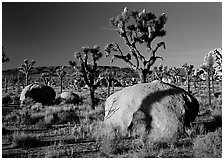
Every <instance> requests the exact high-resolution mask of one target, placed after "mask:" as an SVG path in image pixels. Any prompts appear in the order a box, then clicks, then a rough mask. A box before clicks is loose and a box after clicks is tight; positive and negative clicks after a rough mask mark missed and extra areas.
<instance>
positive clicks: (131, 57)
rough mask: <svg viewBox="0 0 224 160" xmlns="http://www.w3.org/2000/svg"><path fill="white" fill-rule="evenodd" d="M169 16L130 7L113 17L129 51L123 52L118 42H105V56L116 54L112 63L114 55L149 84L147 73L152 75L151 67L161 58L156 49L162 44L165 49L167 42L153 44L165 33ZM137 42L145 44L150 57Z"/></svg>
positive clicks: (112, 20) (113, 21) (114, 23)
mask: <svg viewBox="0 0 224 160" xmlns="http://www.w3.org/2000/svg"><path fill="white" fill-rule="evenodd" d="M166 21H167V17H166V16H165V14H164V13H163V14H162V15H161V16H159V17H158V18H157V17H156V15H155V14H153V13H151V12H146V11H145V9H143V10H142V11H128V9H127V7H125V8H124V11H123V12H122V13H121V14H120V15H118V16H117V17H116V18H111V20H110V23H111V24H112V26H115V27H117V33H118V35H119V36H120V37H121V38H123V40H124V42H125V44H126V45H127V46H128V49H129V50H128V51H126V52H124V51H122V50H121V48H120V46H119V45H118V44H117V43H115V42H112V43H109V44H107V45H106V47H105V49H104V51H105V52H106V53H107V55H106V56H110V55H112V52H113V53H114V54H113V57H112V62H113V60H114V59H115V58H118V59H122V60H123V61H125V62H126V63H127V64H128V65H129V66H130V67H131V68H133V69H134V70H135V71H137V72H138V74H139V76H140V79H141V82H142V83H146V77H147V74H151V73H152V72H151V71H150V68H151V67H152V65H153V64H154V63H155V61H156V60H157V59H159V58H160V59H162V60H163V58H162V57H160V56H157V55H156V52H157V50H158V49H159V48H160V47H163V48H164V49H165V42H159V43H157V45H156V46H155V47H154V48H152V47H151V44H152V42H153V40H155V38H157V37H163V36H165V35H166V31H165V30H164V25H165V24H166ZM137 44H140V45H143V46H145V47H146V51H145V52H146V54H147V55H148V56H149V58H148V59H146V57H144V56H143V53H141V52H140V50H139V48H137Z"/></svg>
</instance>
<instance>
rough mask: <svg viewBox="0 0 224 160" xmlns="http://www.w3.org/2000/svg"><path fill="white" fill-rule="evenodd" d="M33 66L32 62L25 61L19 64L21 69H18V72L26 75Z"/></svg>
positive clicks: (33, 62)
mask: <svg viewBox="0 0 224 160" xmlns="http://www.w3.org/2000/svg"><path fill="white" fill-rule="evenodd" d="M34 64H35V61H34V60H32V61H31V62H30V63H29V61H28V60H27V59H25V60H24V63H23V64H21V67H19V71H20V72H22V73H24V74H28V73H29V72H30V71H31V70H32V69H33V66H34Z"/></svg>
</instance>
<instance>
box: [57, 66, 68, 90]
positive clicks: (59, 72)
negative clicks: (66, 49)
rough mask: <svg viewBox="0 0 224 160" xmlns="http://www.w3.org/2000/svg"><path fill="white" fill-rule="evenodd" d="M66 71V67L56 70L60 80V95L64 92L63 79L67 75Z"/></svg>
mask: <svg viewBox="0 0 224 160" xmlns="http://www.w3.org/2000/svg"><path fill="white" fill-rule="evenodd" d="M64 69H65V67H64V66H61V67H59V68H58V69H56V74H57V76H58V77H59V78H60V93H62V90H63V78H64V76H65V75H66V72H65V70H64Z"/></svg>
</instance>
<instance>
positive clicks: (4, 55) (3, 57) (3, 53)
mask: <svg viewBox="0 0 224 160" xmlns="http://www.w3.org/2000/svg"><path fill="white" fill-rule="evenodd" d="M8 61H9V58H8V57H7V56H6V54H5V51H4V48H3V47H2V63H5V62H8Z"/></svg>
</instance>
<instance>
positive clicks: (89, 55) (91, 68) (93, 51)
mask: <svg viewBox="0 0 224 160" xmlns="http://www.w3.org/2000/svg"><path fill="white" fill-rule="evenodd" d="M102 55H103V54H102V52H100V47H99V46H97V45H95V46H94V47H93V48H90V47H82V50H81V51H78V52H75V58H76V59H78V60H79V62H80V64H81V67H80V70H79V71H80V72H81V73H82V76H83V77H84V80H85V83H86V84H87V86H88V87H89V90H90V96H91V101H92V103H91V107H92V109H95V100H94V99H95V98H94V92H95V90H96V88H97V87H98V85H99V81H100V79H99V70H98V69H97V62H98V60H99V59H100V58H101V57H102ZM89 59H91V62H92V63H89V62H88V60H89ZM68 63H69V64H70V65H71V66H73V67H76V63H75V62H74V61H68Z"/></svg>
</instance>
